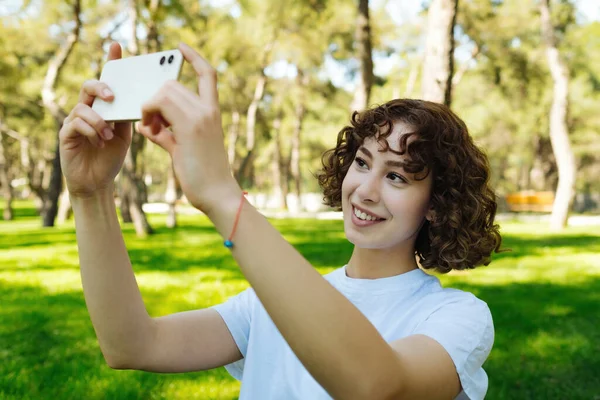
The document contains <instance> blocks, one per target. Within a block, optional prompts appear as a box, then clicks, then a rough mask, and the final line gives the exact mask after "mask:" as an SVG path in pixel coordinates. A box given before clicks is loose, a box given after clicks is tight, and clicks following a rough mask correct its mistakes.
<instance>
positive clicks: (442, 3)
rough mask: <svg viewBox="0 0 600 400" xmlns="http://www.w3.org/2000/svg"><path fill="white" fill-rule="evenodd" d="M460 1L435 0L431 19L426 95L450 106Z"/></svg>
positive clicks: (427, 52) (428, 30)
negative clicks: (455, 27)
mask: <svg viewBox="0 0 600 400" xmlns="http://www.w3.org/2000/svg"><path fill="white" fill-rule="evenodd" d="M457 9H458V0H433V1H432V3H431V6H430V7H429V11H428V18H427V43H426V45H425V60H424V62H423V83H422V91H423V94H422V97H423V99H424V100H430V101H435V102H437V103H443V104H446V105H447V106H450V103H451V102H452V75H453V73H454V25H455V23H456V13H457Z"/></svg>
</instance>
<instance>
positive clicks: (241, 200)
mask: <svg viewBox="0 0 600 400" xmlns="http://www.w3.org/2000/svg"><path fill="white" fill-rule="evenodd" d="M247 194H248V192H243V193H242V198H241V199H240V206H239V207H238V210H237V214H236V216H235V222H234V223H233V229H232V231H231V235H229V238H228V239H227V240H226V241H225V242H223V244H224V245H225V247H227V248H228V249H231V248H232V247H233V242H232V241H231V239H233V235H235V230H236V229H237V226H238V222H239V221H240V213H241V212H242V206H243V205H244V196H246V195H247Z"/></svg>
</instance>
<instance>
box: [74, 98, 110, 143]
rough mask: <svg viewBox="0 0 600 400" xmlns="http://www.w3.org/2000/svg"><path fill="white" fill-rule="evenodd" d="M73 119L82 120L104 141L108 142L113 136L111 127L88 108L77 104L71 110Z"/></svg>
mask: <svg viewBox="0 0 600 400" xmlns="http://www.w3.org/2000/svg"><path fill="white" fill-rule="evenodd" d="M72 114H73V117H79V118H81V119H83V120H84V121H85V122H86V123H87V124H88V125H90V126H91V127H93V128H94V129H95V130H96V132H97V133H98V135H100V137H101V138H102V139H104V140H110V139H112V138H113V136H114V131H113V129H112V128H111V126H110V125H109V124H108V123H107V122H106V121H104V120H103V119H102V117H101V116H100V115H99V114H98V113H97V112H96V111H94V110H92V109H91V108H90V107H89V106H86V105H84V104H77V105H76V106H75V108H74V109H73V112H72Z"/></svg>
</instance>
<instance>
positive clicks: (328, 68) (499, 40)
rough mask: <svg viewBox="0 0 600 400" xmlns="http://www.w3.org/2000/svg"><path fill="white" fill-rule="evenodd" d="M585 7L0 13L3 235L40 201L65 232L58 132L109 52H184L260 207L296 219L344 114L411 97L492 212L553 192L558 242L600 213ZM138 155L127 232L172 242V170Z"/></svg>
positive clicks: (127, 191) (597, 103)
mask: <svg viewBox="0 0 600 400" xmlns="http://www.w3.org/2000/svg"><path fill="white" fill-rule="evenodd" d="M588 3H589V4H591V3H593V2H590V1H589V0H588V1H586V0H581V1H575V0H573V1H567V0H552V1H548V0H543V1H537V0H527V1H520V0H498V1H496V0H494V1H490V0H461V1H457V0H431V1H425V2H423V4H422V5H421V4H419V5H417V4H416V2H411V1H403V0H387V1H386V0H371V1H370V2H369V1H367V0H355V1H343V0H296V1H291V0H237V1H236V0H223V1H217V0H168V1H167V0H128V1H114V0H69V1H58V0H29V1H23V0H7V1H3V2H2V3H1V4H0V18H1V23H0V54H1V57H0V77H1V79H0V187H1V193H2V194H1V196H2V199H3V202H4V207H3V208H4V215H3V217H4V219H10V218H12V214H11V207H10V204H11V201H12V199H14V198H22V197H31V198H35V199H36V201H37V204H38V205H39V211H40V215H41V216H42V221H43V224H44V225H45V226H52V225H54V223H55V221H58V223H61V221H64V219H66V218H68V217H69V205H68V194H67V193H65V192H64V185H62V184H61V179H60V164H58V163H57V161H58V160H57V153H56V140H57V132H58V130H59V129H60V125H61V123H62V119H63V118H64V116H65V115H66V114H65V113H66V112H68V110H70V109H71V108H72V107H73V106H74V105H75V103H76V102H77V96H78V92H79V88H80V86H81V84H82V83H83V82H84V81H85V80H86V79H90V78H96V77H98V76H99V74H100V71H101V69H102V65H103V63H104V61H105V58H106V51H107V48H108V45H109V43H110V42H111V41H113V40H116V41H119V42H120V43H121V45H122V47H123V48H124V53H125V56H130V55H135V54H142V53H147V52H153V51H158V50H161V49H170V48H174V47H176V46H177V43H178V42H179V41H185V42H186V43H188V44H190V45H191V46H193V47H195V48H196V49H197V50H198V51H199V52H200V53H201V54H203V55H204V56H205V57H206V58H207V59H208V60H209V61H210V62H211V64H212V65H213V66H214V67H215V68H216V69H217V70H218V73H219V93H220V102H221V107H222V114H223V127H224V133H225V142H226V143H225V145H226V146H227V150H228V156H229V160H230V163H231V169H232V173H233V174H234V175H235V176H236V177H237V179H238V180H239V182H240V183H241V184H242V186H243V187H244V188H246V189H250V190H251V191H252V192H254V193H262V194H265V195H269V196H270V197H269V198H270V202H271V203H270V205H271V206H272V207H275V208H281V209H283V208H289V209H291V210H292V211H298V210H302V209H303V208H305V207H306V204H304V203H303V201H302V200H301V199H303V198H304V194H307V193H316V192H318V186H317V182H316V179H315V178H314V176H313V174H314V173H315V172H316V171H317V170H318V169H319V166H320V156H321V154H322V152H323V151H324V150H325V149H327V148H328V147H331V146H333V145H334V144H335V139H336V136H337V133H338V132H339V130H340V129H341V128H342V127H343V126H344V125H345V124H347V123H348V121H349V117H350V114H351V111H352V110H360V109H363V108H364V107H367V106H370V105H373V104H379V103H383V102H385V101H387V100H389V99H391V98H394V97H417V98H428V99H433V100H435V101H440V102H445V103H447V104H451V107H452V108H453V110H454V111H455V112H457V113H458V114H459V116H461V117H462V118H463V119H464V120H465V122H466V123H467V126H469V129H470V132H471V134H472V135H473V136H474V138H475V140H476V142H477V143H478V144H479V145H481V146H483V147H484V148H485V150H486V152H487V154H488V156H489V158H490V163H491V166H492V180H493V184H494V186H495V188H496V190H497V192H498V195H499V200H500V201H501V203H502V200H503V199H504V196H505V195H507V194H509V193H512V192H515V191H521V190H535V191H552V192H555V191H556V190H557V188H558V187H559V186H560V183H559V182H563V184H562V185H563V186H564V187H566V188H567V189H565V192H564V193H565V194H564V195H563V196H562V197H560V196H558V193H557V196H556V198H557V199H559V197H560V198H561V200H560V203H561V204H562V205H563V206H562V211H560V212H559V210H555V213H556V214H557V215H558V214H560V213H562V214H561V215H562V217H560V216H559V217H557V218H558V219H557V220H559V222H558V223H556V225H557V226H558V225H563V224H564V223H565V221H566V216H567V215H568V214H567V212H568V210H575V211H594V210H596V211H597V210H598V208H599V207H600V205H599V203H600V183H599V182H600V181H599V180H598V179H597V178H596V177H597V176H598V174H599V173H600V156H599V154H600V140H599V132H600V117H599V115H600V114H599V113H598V110H599V109H600V39H599V38H600V21H598V18H597V15H598V13H597V14H596V18H591V17H590V16H589V15H586V14H585V13H584V12H583V10H585V9H588V8H585V7H583V6H584V5H586V4H587V5H588V6H589V4H588ZM546 6H547V7H546ZM544 10H548V13H547V18H544V15H545V14H544V12H545V11H544ZM553 49H554V50H553ZM549 52H554V53H553V54H556V57H555V60H556V62H555V63H554V64H553V63H552V62H551V59H550V58H548V56H549ZM556 63H559V64H556ZM556 65H559V68H560V71H562V72H561V74H562V76H563V77H564V78H565V79H566V81H563V83H557V81H556V77H557V76H560V74H559V75H557V74H556V72H555V69H556ZM560 65H562V67H560ZM194 80H195V78H194V76H193V74H192V71H191V68H184V71H183V77H182V81H183V82H184V83H185V84H187V85H189V87H190V88H193V87H195V85H194ZM564 82H568V84H566V86H565V83H564ZM560 85H562V86H560ZM560 90H562V97H560V96H561V92H560ZM560 110H562V111H560ZM551 115H552V116H554V117H551ZM560 121H562V122H560ZM557 132H558V133H557ZM561 132H562V133H561ZM135 137H136V138H137V139H136V140H135V141H134V143H133V144H132V147H131V150H130V153H129V154H128V156H127V162H126V164H125V166H124V168H123V171H122V172H121V174H120V176H119V177H118V182H117V183H118V185H117V186H118V190H117V193H116V195H117V200H118V201H119V203H120V206H121V208H120V209H121V215H122V217H123V220H124V221H125V222H132V223H134V226H135V228H136V231H137V232H138V234H139V235H146V234H150V233H151V232H152V228H151V227H150V225H149V224H148V222H147V219H146V218H145V216H144V211H143V208H142V205H143V204H144V203H146V202H149V201H151V202H153V201H160V202H166V203H167V204H168V205H169V210H170V211H169V212H170V223H169V225H170V226H175V225H176V214H175V203H176V201H177V200H178V199H180V198H181V191H180V189H179V187H178V184H177V182H176V178H175V176H174V174H173V171H172V168H171V164H170V162H169V160H168V158H167V155H166V154H165V153H164V152H162V151H160V149H158V148H157V147H156V146H151V145H150V146H146V145H145V143H144V141H143V140H142V137H141V136H140V135H136V136H135ZM554 137H562V138H563V142H562V143H563V144H560V143H559V142H556V141H555V139H553V138H554ZM564 140H566V142H565V141H564ZM564 143H568V144H569V147H570V149H571V150H570V153H569V150H568V148H567V147H566V145H564ZM568 154H572V156H571V157H570V156H569V155H568ZM562 156H565V158H566V161H561V160H562ZM557 161H558V162H560V165H559V164H557ZM561 165H562V166H563V167H561ZM569 165H571V167H569ZM565 166H566V167H565ZM561 168H562V172H561ZM569 168H570V170H569ZM569 171H572V172H573V173H572V175H569V174H570V173H571V172H569ZM568 188H572V191H571V192H569V191H568ZM61 193H62V194H61ZM558 202H559V201H558V200H557V202H556V203H558ZM501 205H502V204H501ZM555 208H556V204H555ZM57 216H58V217H57Z"/></svg>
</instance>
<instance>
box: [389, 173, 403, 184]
mask: <svg viewBox="0 0 600 400" xmlns="http://www.w3.org/2000/svg"><path fill="white" fill-rule="evenodd" d="M388 178H389V179H390V180H391V181H392V182H394V183H406V179H404V178H403V177H402V176H400V175H398V174H394V173H391V174H388Z"/></svg>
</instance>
